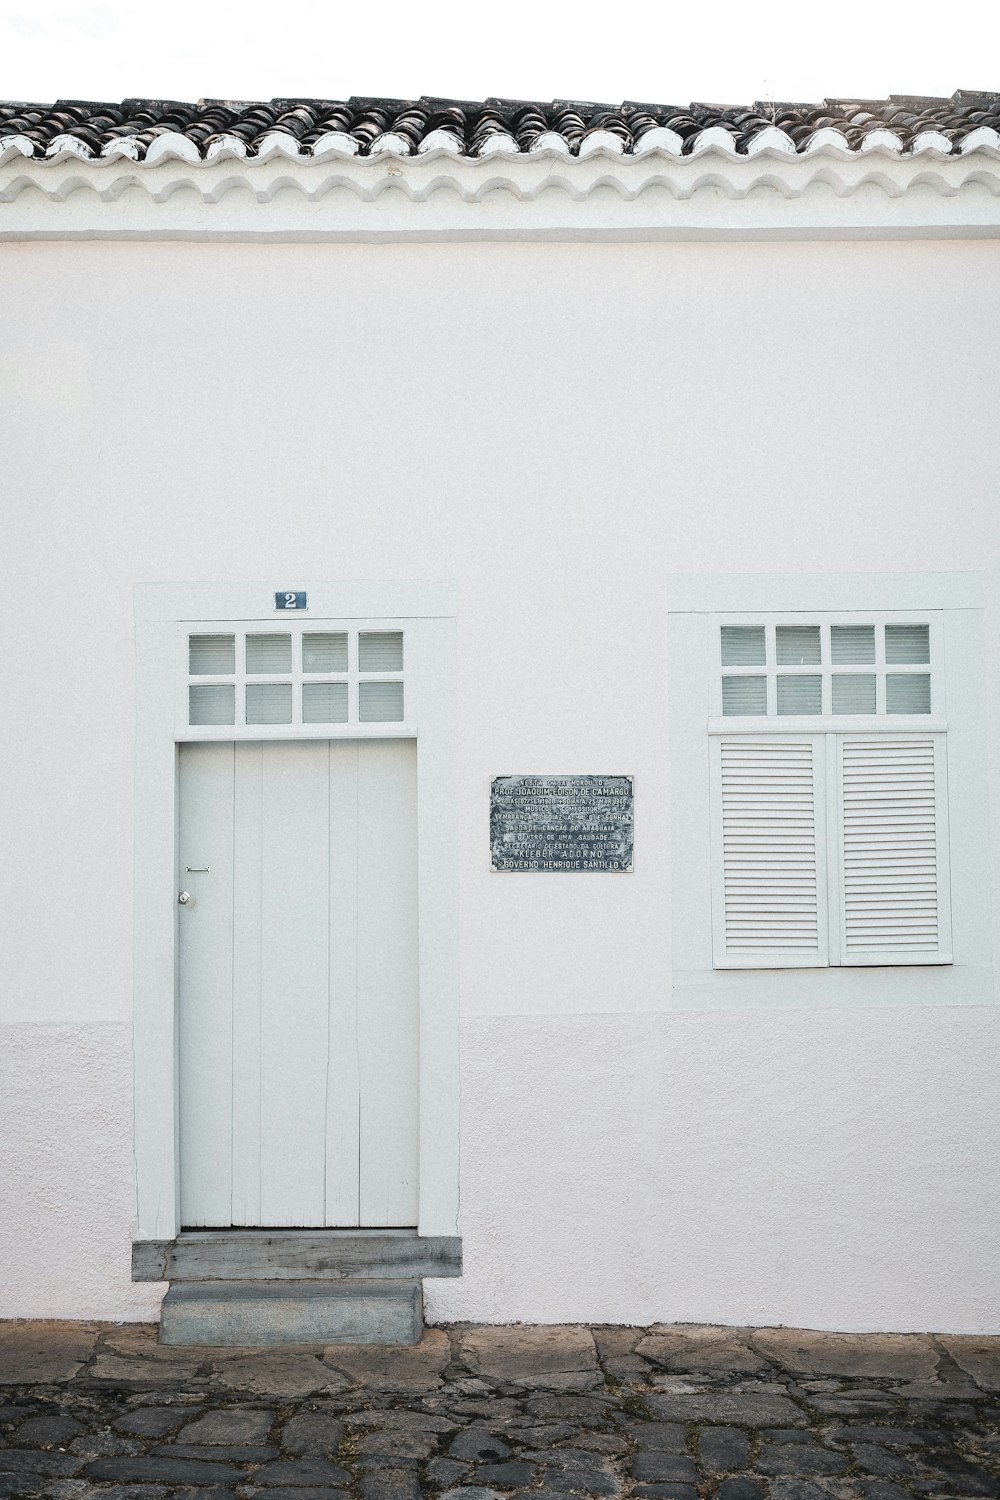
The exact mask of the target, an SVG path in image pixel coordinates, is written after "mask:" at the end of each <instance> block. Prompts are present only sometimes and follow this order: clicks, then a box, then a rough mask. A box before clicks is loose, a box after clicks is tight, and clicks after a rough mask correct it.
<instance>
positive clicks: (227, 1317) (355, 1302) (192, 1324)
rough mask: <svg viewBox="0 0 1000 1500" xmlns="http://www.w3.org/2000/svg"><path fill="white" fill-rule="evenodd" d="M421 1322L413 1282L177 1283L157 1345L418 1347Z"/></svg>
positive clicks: (162, 1318)
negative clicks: (366, 1345)
mask: <svg viewBox="0 0 1000 1500" xmlns="http://www.w3.org/2000/svg"><path fill="white" fill-rule="evenodd" d="M423 1327H424V1323H423V1293H422V1287H421V1283H420V1281H419V1280H416V1279H410V1280H405V1281H404V1280H395V1281H390V1280H382V1281H340V1282H330V1281H187V1282H184V1281H181V1282H172V1283H171V1285H170V1287H169V1288H168V1290H167V1294H166V1296H165V1297H164V1299H163V1306H162V1311H161V1314H160V1343H161V1344H175V1345H202V1346H205V1345H207V1346H214V1347H216V1348H222V1347H236V1348H241V1347H242V1348H246V1347H251V1348H259V1347H261V1346H264V1345H275V1344H418V1343H419V1342H420V1339H421V1335H422V1334H423ZM331 1378H332V1376H331Z"/></svg>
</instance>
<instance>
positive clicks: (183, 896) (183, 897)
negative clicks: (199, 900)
mask: <svg viewBox="0 0 1000 1500" xmlns="http://www.w3.org/2000/svg"><path fill="white" fill-rule="evenodd" d="M177 899H178V901H179V902H180V904H181V905H182V906H187V904H188V902H189V901H190V900H191V892H190V891H181V893H180V895H179V896H178V897H177Z"/></svg>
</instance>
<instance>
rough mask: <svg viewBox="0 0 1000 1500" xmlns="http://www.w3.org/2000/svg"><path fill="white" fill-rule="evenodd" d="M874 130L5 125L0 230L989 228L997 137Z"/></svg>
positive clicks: (75, 233) (191, 233)
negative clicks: (118, 148)
mask: <svg viewBox="0 0 1000 1500" xmlns="http://www.w3.org/2000/svg"><path fill="white" fill-rule="evenodd" d="M595 134H596V133H595ZM664 134H672V132H664ZM890 134H891V133H890V132H877V133H874V134H873V135H869V136H868V137H867V139H866V141H865V143H864V146H863V148H862V149H859V150H851V149H850V148H849V147H847V145H846V143H844V142H843V137H840V139H839V140H834V139H830V138H825V139H821V138H820V137H821V136H822V137H833V136H838V135H839V132H836V131H826V132H819V133H818V135H817V137H816V138H815V139H814V141H813V143H811V145H810V147H809V149H808V150H807V151H805V152H801V153H796V152H795V151H794V149H793V148H791V147H790V143H789V142H788V139H787V137H785V136H784V134H783V132H781V131H779V130H773V131H768V132H762V136H763V137H767V138H766V139H761V138H760V137H758V140H757V141H755V142H754V146H755V148H756V149H754V150H753V151H752V152H749V153H747V154H745V155H738V154H737V153H736V151H735V149H734V147H733V144H732V140H731V138H729V137H727V136H726V132H724V131H719V132H718V133H716V132H714V131H705V132H703V134H702V137H701V138H700V140H699V143H698V145H697V147H696V149H695V150H694V151H693V152H692V153H691V154H690V155H687V156H682V155H680V154H679V152H678V150H677V146H676V143H674V142H671V141H668V140H665V139H664V140H662V141H659V140H658V141H656V142H651V143H650V144H649V145H648V147H647V148H646V149H645V150H644V151H642V152H636V153H632V154H623V153H622V151H621V150H620V142H618V141H617V140H614V138H612V140H614V144H613V145H612V144H611V143H610V142H608V141H601V140H595V138H594V136H593V135H592V136H591V137H590V138H589V148H588V150H587V151H586V152H583V151H581V154H580V155H579V156H576V157H573V156H570V155H569V154H568V152H567V150H566V149H565V143H562V144H561V145H559V146H557V145H555V143H554V142H552V141H549V142H545V143H540V144H539V146H538V147H536V148H535V149H533V150H532V151H530V152H528V153H525V152H521V151H518V150H516V149H511V148H510V147H508V146H505V144H504V142H503V141H502V140H499V141H498V143H497V144H495V145H493V146H492V148H491V149H490V150H489V151H484V152H482V153H481V154H480V155H478V156H476V157H469V156H463V155H460V154H457V153H456V152H455V150H454V148H453V145H444V144H435V143H434V142H433V137H428V141H427V146H428V149H425V150H421V151H420V152H419V153H418V154H416V155H411V154H410V153H409V150H408V148H407V149H403V148H404V147H405V146H406V143H405V142H399V143H396V144H394V143H393V142H392V140H391V139H390V138H389V137H384V138H383V148H382V149H381V150H379V151H378V152H376V153H375V154H373V155H370V156H365V157H361V156H358V155H357V154H355V152H354V151H353V150H351V149H349V148H348V146H347V145H344V144H343V143H339V142H336V141H328V144H327V147H326V149H325V150H322V151H318V150H316V149H315V148H314V150H313V153H312V154H311V155H308V156H306V155H303V154H301V153H300V152H299V150H298V147H297V145H296V142H295V141H294V140H293V139H292V138H291V137H289V136H287V135H282V134H278V133H276V134H275V135H273V136H271V137H269V138H268V139H267V140H266V142H265V144H264V147H263V148H262V150H261V151H260V153H259V155H257V156H256V157H253V158H246V157H245V156H244V155H241V151H240V150H237V149H236V148H237V146H240V145H241V143H238V142H237V143H234V144H233V145H232V147H227V145H226V142H225V140H223V141H222V142H221V143H220V147H219V149H218V150H216V151H215V152H214V154H211V156H210V159H208V160H202V159H201V158H200V157H199V156H198V154H197V148H196V147H194V146H193V144H192V142H190V141H189V140H188V139H187V138H186V137H184V136H183V135H180V134H169V133H168V134H163V135H161V136H159V137H158V138H157V140H156V142H155V143H154V147H152V148H150V151H149V153H148V155H147V157H146V159H145V161H143V162H141V163H140V162H136V161H133V160H131V159H130V157H129V156H128V154H127V153H126V152H125V151H122V152H121V153H119V154H114V153H108V154H107V155H105V156H102V157H99V158H95V157H89V158H85V157H83V155H82V154H81V152H80V151H79V150H77V149H75V147H74V145H73V144H72V140H73V138H71V137H64V138H62V141H61V142H60V143H58V144H57V143H56V142H53V147H56V148H57V149H55V150H53V149H51V148H50V154H49V155H48V157H47V158H45V159H38V158H37V157H32V156H30V155H29V153H28V152H27V151H26V150H24V149H23V147H22V146H21V145H20V144H19V142H18V138H16V137H15V138H13V140H12V138H10V137H7V138H6V139H0V238H2V239H6V240H11V239H33V238H44V239H52V238H120V239H132V238H162V239H184V238H194V239H206V238H208V239H211V238H221V239H252V238H255V237H258V236H260V237H262V238H267V239H337V238H342V239H377V238H381V237H389V238H403V239H405V238H415V239H436V238H442V239H448V238H455V239H469V238H482V239H504V238H538V237H556V238H558V237H571V238H572V237H587V238H594V237H596V238H618V237H624V238H636V237H640V236H645V237H664V238H670V237H685V236H697V237H723V238H724V237H728V236H742V235H748V234H749V235H764V236H766V235H769V234H771V235H782V236H789V235H790V236H796V235H802V236H821V237H826V236H831V237H838V236H845V235H846V236H851V235H861V236H873V237H875V236H879V235H895V236H921V235H935V236H944V235H948V234H960V235H984V236H989V235H997V234H1000V137H998V136H997V132H996V131H993V130H981V131H977V132H976V133H975V134H974V135H971V136H969V137H968V138H967V139H966V141H965V142H963V147H962V149H961V151H959V152H954V151H952V150H951V147H950V143H949V142H947V141H944V140H943V139H934V138H933V132H928V134H927V136H925V137H920V138H918V141H917V142H916V144H915V147H914V149H913V150H912V151H908V152H905V153H903V152H902V151H901V150H900V147H899V142H898V141H897V140H896V139H895V138H894V137H893V138H892V140H879V139H877V138H876V136H877V135H885V136H889V135H890ZM778 137H780V138H781V139H780V140H779V139H778ZM987 137H988V139H987ZM493 139H494V140H495V141H496V140H497V138H496V137H494V138H493ZM24 145H30V143H29V142H25V143H24ZM76 145H77V146H78V145H79V143H76ZM944 148H947V149H944Z"/></svg>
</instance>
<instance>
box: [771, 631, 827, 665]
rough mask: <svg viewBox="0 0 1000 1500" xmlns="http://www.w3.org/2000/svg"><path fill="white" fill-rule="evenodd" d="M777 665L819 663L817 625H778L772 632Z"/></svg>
mask: <svg viewBox="0 0 1000 1500" xmlns="http://www.w3.org/2000/svg"><path fill="white" fill-rule="evenodd" d="M774 640H775V650H776V654H777V661H778V666H779V667H813V666H817V665H818V664H819V659H820V647H819V626H818V625H779V626H778V627H777V629H776V630H775V632H774Z"/></svg>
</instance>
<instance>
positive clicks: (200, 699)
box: [188, 682, 236, 724]
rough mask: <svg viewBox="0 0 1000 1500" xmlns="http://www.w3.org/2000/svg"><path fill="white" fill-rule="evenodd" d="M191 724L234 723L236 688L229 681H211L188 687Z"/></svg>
mask: <svg viewBox="0 0 1000 1500" xmlns="http://www.w3.org/2000/svg"><path fill="white" fill-rule="evenodd" d="M188 721H189V723H191V724H235V723H236V688H235V687H234V685H233V684H232V683H231V682H212V683H205V684H203V685H199V686H197V687H196V686H194V685H193V684H192V686H191V687H189V688H188Z"/></svg>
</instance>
